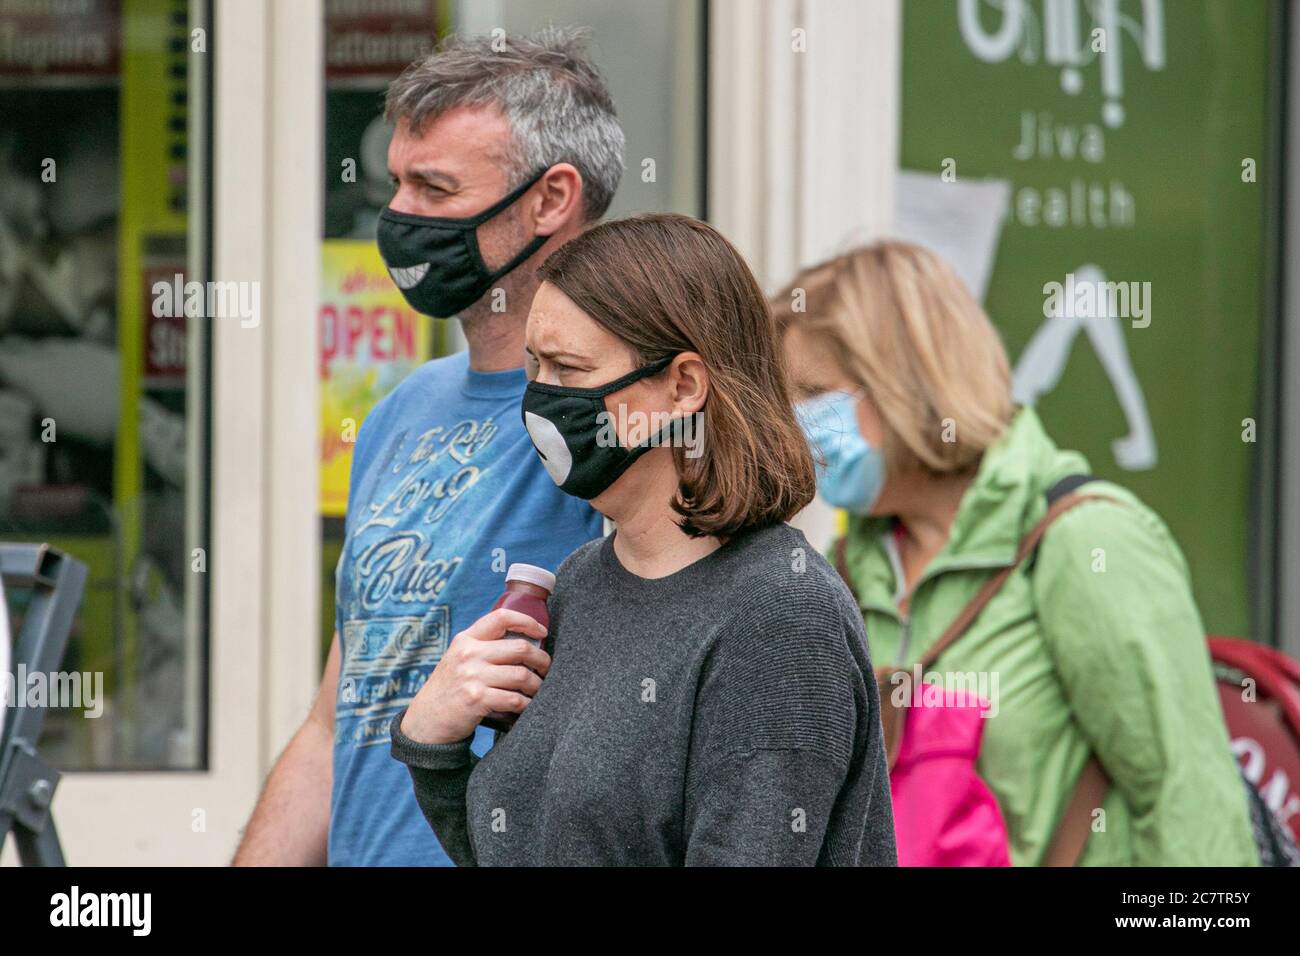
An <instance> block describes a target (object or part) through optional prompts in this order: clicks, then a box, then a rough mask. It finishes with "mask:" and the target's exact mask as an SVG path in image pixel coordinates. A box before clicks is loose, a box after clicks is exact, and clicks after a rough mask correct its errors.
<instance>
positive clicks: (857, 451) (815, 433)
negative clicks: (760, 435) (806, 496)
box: [795, 392, 885, 515]
mask: <svg viewBox="0 0 1300 956" xmlns="http://www.w3.org/2000/svg"><path fill="white" fill-rule="evenodd" d="M857 404H858V396H857V395H855V394H853V393H851V392H827V393H825V394H824V395H818V396H817V397H816V398H811V399H809V400H808V401H806V402H800V403H799V404H798V405H796V406H795V417H797V418H798V419H799V424H800V425H801V426H802V427H803V433H804V435H805V436H806V437H807V438H808V444H809V445H811V446H812V451H813V462H814V464H815V465H816V467H817V490H818V491H819V492H821V496H822V497H823V498H825V499H826V500H827V501H828V502H830V503H831V504H832V505H834V506H835V507H837V508H843V509H844V510H846V511H850V512H852V513H853V514H859V515H865V514H867V513H868V512H870V511H871V508H872V506H873V505H874V504H875V503H876V499H877V498H879V497H880V488H881V486H882V485H884V483H885V458H884V456H883V455H882V454H881V453H880V450H879V449H878V448H875V447H873V446H872V445H871V444H870V443H869V442H868V441H867V440H866V439H865V438H863V437H862V433H861V432H860V431H859V430H858V415H857Z"/></svg>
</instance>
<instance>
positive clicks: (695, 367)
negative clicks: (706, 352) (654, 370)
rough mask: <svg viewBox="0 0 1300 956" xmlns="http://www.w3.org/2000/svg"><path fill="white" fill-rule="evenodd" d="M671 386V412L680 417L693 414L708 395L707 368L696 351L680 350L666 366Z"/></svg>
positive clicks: (700, 407)
mask: <svg viewBox="0 0 1300 956" xmlns="http://www.w3.org/2000/svg"><path fill="white" fill-rule="evenodd" d="M668 375H669V381H670V383H671V387H672V400H673V412H674V413H675V414H677V415H679V416H681V417H685V416H687V415H694V414H695V413H696V412H698V411H699V410H700V409H702V408H703V407H704V400H705V399H706V398H708V397H709V370H708V368H707V367H706V366H705V365H704V359H702V358H700V354H699V353H698V352H682V353H681V354H680V355H678V356H676V357H675V358H674V359H673V361H672V364H671V365H669V366H668Z"/></svg>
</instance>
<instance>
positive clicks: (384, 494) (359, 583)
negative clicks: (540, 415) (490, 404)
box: [335, 417, 498, 747]
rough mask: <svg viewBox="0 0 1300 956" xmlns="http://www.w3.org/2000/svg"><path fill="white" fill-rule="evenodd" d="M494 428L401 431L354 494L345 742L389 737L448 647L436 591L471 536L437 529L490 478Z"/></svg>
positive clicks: (343, 682)
mask: <svg viewBox="0 0 1300 956" xmlns="http://www.w3.org/2000/svg"><path fill="white" fill-rule="evenodd" d="M497 431H498V429H497V425H496V423H495V422H494V421H493V419H492V418H491V417H487V418H483V419H481V420H479V419H472V418H467V419H464V420H462V421H460V422H458V423H456V424H455V425H452V426H450V427H444V426H436V427H433V428H430V429H428V430H427V431H425V432H424V433H422V434H420V435H418V436H416V438H415V440H414V442H413V443H410V448H409V450H407V445H408V442H407V437H408V432H407V431H402V432H400V433H398V434H397V435H395V436H393V438H392V440H391V443H390V444H389V447H388V451H387V453H386V455H385V460H384V461H383V462H382V463H381V465H380V467H379V468H377V469H376V470H375V479H374V486H373V488H372V489H370V490H369V491H368V493H367V494H366V496H365V497H361V498H358V499H357V501H358V503H359V504H360V509H359V512H358V517H357V524H356V526H355V528H354V529H353V530H352V532H351V535H350V536H349V541H348V548H349V551H350V561H348V562H347V563H346V566H345V571H344V573H347V574H349V575H351V582H350V584H351V586H350V588H349V589H348V591H349V593H350V600H349V601H348V603H347V605H346V606H344V607H343V609H342V610H343V614H342V618H343V621H342V634H341V637H342V639H343V641H342V647H343V650H344V659H343V664H342V669H341V671H340V674H339V699H338V707H337V710H336V714H335V721H336V731H335V732H336V734H337V739H338V741H339V742H344V741H346V742H349V743H351V744H352V745H353V746H358V747H360V746H370V745H375V744H387V742H388V724H389V722H390V721H391V720H392V718H393V715H394V714H396V713H397V712H398V711H400V710H401V709H402V708H403V707H405V706H406V705H407V704H409V703H410V701H411V698H412V697H414V696H415V693H416V692H417V691H418V690H419V689H420V687H421V685H423V683H424V681H425V680H426V679H427V678H428V675H429V673H430V672H431V671H432V670H433V668H434V665H435V664H437V663H438V661H439V660H440V659H441V657H442V655H443V653H444V652H445V651H446V649H447V644H448V643H449V642H450V640H451V610H450V608H449V606H448V605H447V604H444V603H439V596H440V595H441V594H442V592H443V590H444V588H445V586H446V584H447V581H448V579H449V578H450V577H451V575H452V574H453V573H454V572H455V571H456V569H457V568H458V567H459V566H460V565H461V564H462V562H463V561H464V560H465V555H464V554H463V553H461V552H462V551H463V547H461V546H463V545H465V544H466V542H467V540H472V539H467V538H466V536H465V535H464V534H463V532H461V531H460V530H459V529H458V530H456V531H453V532H450V533H439V532H440V530H441V529H442V528H444V527H445V526H444V525H443V521H444V519H446V518H447V516H448V515H449V514H453V513H454V512H455V510H456V508H457V506H458V504H459V503H460V499H461V496H462V495H464V494H465V492H467V491H468V490H469V489H470V488H472V487H474V485H476V484H477V483H478V482H479V481H480V480H481V479H483V478H484V477H485V476H486V475H487V473H488V470H489V468H490V466H491V463H492V458H491V456H490V455H487V454H484V449H486V448H487V447H488V446H489V445H490V444H491V442H492V439H493V438H494V437H495V436H496V434H497ZM440 546H441V547H440ZM447 546H450V549H449V550H443V549H446V548H447ZM403 611H409V613H402V612H403Z"/></svg>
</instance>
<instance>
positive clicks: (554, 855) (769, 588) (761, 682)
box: [392, 525, 896, 866]
mask: <svg viewBox="0 0 1300 956" xmlns="http://www.w3.org/2000/svg"><path fill="white" fill-rule="evenodd" d="M550 611H551V629H550V636H549V638H548V640H547V650H548V651H550V652H551V654H552V657H553V661H552V666H551V670H550V673H549V674H548V675H547V677H546V679H545V680H544V681H543V682H542V686H541V689H540V690H539V691H538V692H537V696H536V697H535V698H534V699H533V701H532V703H531V704H529V706H528V709H527V710H526V711H525V712H524V714H523V715H522V716H521V717H520V719H519V721H518V723H517V724H516V725H515V727H514V729H513V730H511V731H510V732H509V733H508V734H505V735H498V737H497V742H496V745H495V746H494V747H493V748H492V750H491V751H490V752H489V753H488V754H487V755H486V756H485V757H484V758H483V759H482V760H479V759H478V758H477V757H475V756H474V755H473V754H472V753H471V752H470V749H469V741H468V740H465V741H461V742H460V743H455V744H443V745H432V746H431V745H425V744H418V743H416V742H414V741H412V740H410V739H409V738H407V737H406V736H405V735H404V734H402V733H401V731H400V725H401V719H402V715H398V717H397V718H396V719H395V720H394V721H393V725H392V752H393V756H394V757H396V758H397V759H398V760H401V761H403V762H404V763H406V764H407V765H408V766H409V768H410V771H411V778H412V780H413V782H414V784H415V795H416V799H417V801H418V802H419V804H420V807H421V809H422V810H423V811H424V815H425V817H426V818H427V819H428V821H429V823H430V825H431V826H432V827H433V829H434V831H435V832H436V833H437V835H438V839H439V840H440V841H441V842H442V845H443V846H444V847H445V848H446V850H447V852H448V853H449V854H450V855H451V858H452V859H453V860H454V861H455V862H456V863H457V864H459V865H461V866H471V865H480V866H527V865H659V866H680V865H683V864H685V865H727V864H738V865H751V864H752V865H771V864H774V865H813V864H817V865H823V866H828V865H829V866H852V865H893V864H895V863H896V855H895V850H894V830H893V815H892V810H891V807H890V802H889V779H888V774H887V771H886V766H885V754H884V740H883V735H882V732H881V726H880V716H879V699H878V696H877V692H876V685H875V682H874V681H873V680H872V679H871V673H872V671H871V662H870V661H869V659H868V656H867V647H866V639H865V634H864V632H863V627H862V617H861V614H860V612H859V610H858V608H857V606H856V604H855V602H854V601H853V599H852V598H851V597H850V595H849V593H848V591H847V589H846V588H845V587H844V585H843V584H842V583H841V582H840V580H839V578H838V576H837V575H836V574H835V572H834V571H833V570H832V569H831V567H830V566H829V565H828V564H827V563H826V562H825V560H823V559H822V557H821V555H819V554H818V553H817V552H816V550H815V549H813V548H812V547H811V546H810V545H809V544H808V541H807V539H805V538H804V536H803V534H802V533H801V532H799V531H797V530H795V529H793V528H791V527H789V526H788V525H774V526H771V527H767V528H763V529H760V530H757V531H750V532H747V533H744V534H741V535H738V536H736V537H734V538H732V539H731V540H730V541H728V542H727V544H726V545H724V546H723V547H721V548H719V549H718V550H716V551H714V552H713V553H712V554H710V555H708V556H707V557H705V558H703V559H702V560H699V561H697V562H695V563H693V564H691V565H689V566H687V567H685V568H683V569H682V570H680V571H678V572H676V573H675V574H671V575H669V576H668V577H664V578H658V579H645V578H641V577H638V576H636V575H634V574H632V573H630V572H629V571H627V570H626V569H625V568H624V567H623V566H622V565H621V564H620V563H619V561H618V558H617V556H616V555H615V553H614V548H613V535H611V536H610V537H607V538H604V539H602V540H598V541H593V542H591V543H590V544H587V545H584V546H583V547H582V548H580V549H578V550H577V551H575V552H574V553H573V554H572V555H570V556H569V558H568V560H566V561H565V562H564V564H563V565H562V566H561V567H560V569H559V572H558V575H557V583H556V589H555V594H554V596H553V597H552V599H551V603H550Z"/></svg>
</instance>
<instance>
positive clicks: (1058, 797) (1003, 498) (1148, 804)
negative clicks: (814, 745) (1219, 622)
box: [845, 408, 1258, 866]
mask: <svg viewBox="0 0 1300 956" xmlns="http://www.w3.org/2000/svg"><path fill="white" fill-rule="evenodd" d="M1088 471H1089V469H1088V463H1087V461H1086V460H1085V459H1084V458H1083V456H1082V455H1079V454H1078V453H1076V452H1069V451H1061V450H1059V449H1058V448H1057V447H1056V446H1055V444H1053V442H1052V440H1051V439H1050V438H1049V437H1048V436H1047V434H1046V433H1045V432H1044V431H1043V428H1042V425H1041V424H1040V422H1039V420H1038V416H1037V415H1036V414H1035V413H1034V412H1033V411H1032V410H1031V409H1028V408H1025V409H1021V410H1020V411H1019V412H1018V413H1017V415H1016V417H1015V419H1014V420H1013V421H1012V423H1011V426H1010V427H1009V428H1008V430H1007V432H1006V434H1005V435H1003V437H1002V438H1001V440H1000V441H999V442H998V443H997V444H996V445H995V446H994V447H992V448H990V449H989V450H988V451H987V452H986V453H985V455H984V457H983V460H982V461H981V463H980V467H979V472H978V474H977V476H976V478H975V481H974V483H973V484H972V485H971V487H970V488H969V489H968V490H967V491H966V494H965V496H964V497H963V498H962V501H961V505H960V507H959V509H958V512H957V516H956V519H955V520H954V521H953V525H952V529H951V533H950V535H949V538H948V542H947V544H946V545H945V546H944V548H943V550H942V551H941V552H940V553H939V554H938V555H937V556H936V557H935V558H934V560H933V561H931V562H930V564H929V565H928V566H927V567H926V568H925V570H924V572H923V573H922V575H921V577H920V579H919V580H918V582H917V585H916V587H915V589H914V590H913V593H912V599H911V602H910V610H909V615H908V619H907V620H904V619H902V618H901V617H900V614H899V611H898V607H897V605H896V604H895V602H894V595H895V576H894V571H893V569H892V565H891V562H890V560H889V556H888V552H887V551H886V549H885V546H884V542H883V538H882V535H883V534H885V533H887V532H888V531H889V528H890V525H891V520H890V519H884V518H858V517H854V518H851V519H850V521H849V526H848V531H847V542H846V551H845V560H846V563H847V565H848V570H849V574H850V577H851V578H852V581H853V584H854V591H855V592H856V594H857V596H858V602H859V604H860V605H861V607H862V610H863V614H864V617H865V619H866V629H867V637H868V641H869V643H870V645H871V655H872V660H873V662H874V663H875V664H876V666H881V665H883V664H891V663H898V664H901V665H904V666H906V667H907V668H908V669H909V670H910V668H911V665H912V663H913V662H915V661H916V660H917V659H918V658H919V657H920V656H921V655H922V654H923V653H924V652H925V650H926V648H927V647H928V646H929V645H930V644H931V643H933V642H934V641H935V640H936V639H937V638H938V636H939V635H940V634H941V633H942V632H943V630H944V628H945V627H946V626H947V625H948V624H949V622H950V621H952V619H953V618H954V617H955V616H956V615H957V613H958V612H959V611H960V610H961V608H962V607H964V606H965V605H966V604H967V602H969V601H970V599H971V598H972V597H973V596H974V594H975V592H976V590H978V588H979V587H980V585H981V584H982V583H983V582H984V581H985V580H987V579H988V577H989V576H990V575H991V573H992V571H991V569H994V568H998V567H1002V566H1004V565H1007V564H1010V563H1011V562H1012V560H1013V558H1014V556H1015V553H1016V548H1017V545H1018V544H1019V542H1020V540H1021V538H1022V537H1023V536H1024V535H1025V534H1026V533H1027V532H1028V531H1029V529H1030V528H1031V527H1032V526H1033V524H1034V523H1035V522H1036V521H1037V520H1038V519H1039V518H1041V517H1042V516H1043V514H1044V513H1045V512H1046V510H1047V504H1046V500H1045V498H1044V493H1045V492H1046V491H1047V489H1048V488H1050V487H1051V486H1052V485H1053V484H1055V483H1056V482H1057V481H1058V480H1060V479H1061V478H1064V477H1065V476H1067V475H1071V474H1087V473H1088ZM1083 490H1084V491H1086V492H1096V493H1098V494H1105V495H1107V496H1110V497H1113V498H1115V499H1117V500H1116V501H1113V502H1112V501H1090V502H1085V503H1083V504H1081V505H1077V506H1076V507H1075V508H1073V509H1071V510H1070V511H1068V512H1066V513H1065V514H1064V515H1062V516H1061V517H1060V518H1059V519H1057V521H1056V523H1055V524H1053V525H1052V527H1051V529H1050V530H1049V531H1048V532H1047V534H1046V536H1045V537H1044V538H1043V540H1042V542H1041V544H1040V545H1039V549H1038V555H1037V558H1036V559H1035V560H1034V562H1033V563H1032V566H1031V567H1029V568H1022V569H1020V570H1019V571H1017V572H1016V573H1015V574H1014V575H1012V577H1011V578H1010V579H1009V580H1008V581H1007V582H1006V584H1005V585H1004V586H1003V588H1002V590H1001V591H1000V592H999V593H998V594H997V596H996V597H994V599H993V600H992V601H991V602H990V603H989V604H988V606H987V607H986V608H985V609H984V610H983V612H982V613H981V614H980V615H979V617H978V618H977V619H976V621H975V622H974V623H973V624H972V625H971V627H970V629H969V630H968V631H967V632H966V633H965V634H964V635H963V636H962V637H961V638H959V639H958V640H957V642H956V643H954V644H953V645H952V647H951V648H949V649H948V650H947V651H946V652H945V653H944V654H943V655H941V656H940V658H939V659H938V661H937V662H936V664H935V665H934V667H933V668H932V671H937V672H939V673H940V674H945V675H950V674H956V673H965V674H967V675H968V676H967V678H966V679H967V680H971V679H972V678H971V672H974V675H976V676H978V675H983V677H984V680H985V681H986V683H985V684H984V685H982V686H984V687H985V688H987V689H988V690H989V691H991V692H994V693H993V694H992V696H993V697H995V705H996V708H997V712H996V714H995V715H993V716H990V717H989V719H988V723H987V726H986V727H985V728H984V742H983V747H982V750H981V753H980V758H979V763H978V770H979V773H980V776H981V777H982V778H983V779H984V780H985V781H986V782H987V783H988V785H989V786H990V787H991V788H992V790H993V792H994V793H995V794H996V796H997V798H998V802H999V804H1000V805H1001V807H1002V813H1003V816H1004V817H1005V819H1006V823H1007V829H1008V831H1009V834H1010V838H1011V859H1012V862H1013V863H1015V864H1016V865H1034V864H1037V863H1039V862H1040V861H1041V860H1042V858H1043V855H1044V853H1045V852H1046V849H1047V846H1048V844H1049V842H1050V841H1051V837H1052V835H1053V834H1054V833H1055V831H1056V827H1057V823H1058V822H1059V818H1060V815H1061V814H1062V812H1063V811H1064V809H1065V805H1066V803H1067V802H1068V800H1069V798H1070V795H1071V793H1072V792H1073V789H1074V785H1075V781H1076V780H1077V778H1078V776H1079V773H1080V771H1081V770H1082V768H1083V765H1084V763H1085V762H1086V761H1087V759H1088V755H1089V753H1090V752H1092V751H1095V752H1096V754H1097V756H1098V758H1099V759H1100V761H1101V764H1102V766H1103V767H1104V768H1105V770H1106V773H1107V775H1108V776H1109V777H1110V779H1111V789H1110V791H1109V792H1108V794H1107V797H1106V800H1105V802H1104V804H1103V807H1102V809H1103V810H1104V811H1105V813H1104V817H1101V818H1097V819H1095V820H1094V824H1093V830H1094V832H1093V834H1092V835H1091V836H1090V837H1089V840H1088V844H1087V846H1086V847H1085V849H1084V852H1083V856H1082V858H1081V859H1080V863H1081V864H1083V865H1103V866H1104V865H1121V866H1124V865H1138V866H1143V865H1191V866H1196V865H1215V866H1253V865H1256V864H1257V862H1258V858H1257V853H1256V850H1255V844H1254V839H1253V837H1252V834H1251V827H1250V818H1249V815H1248V810H1247V805H1246V797H1245V791H1244V790H1243V787H1242V783H1241V779H1240V777H1239V774H1238V771H1237V767H1236V762H1235V760H1234V758H1233V756H1232V753H1231V751H1230V749H1229V744H1228V734H1227V729H1226V727H1225V726H1224V723H1223V716H1222V712H1221V710H1220V706H1219V700H1218V695H1217V692H1216V690H1215V688H1214V684H1213V677H1212V673H1211V669H1210V660H1209V654H1208V650H1207V648H1206V643H1205V632H1204V629H1203V627H1202V624H1201V618H1200V615H1199V613H1198V611H1197V609H1196V604H1195V602H1194V600H1193V598H1192V592H1191V584H1190V581H1189V579H1188V574H1187V566H1186V563H1185V561H1184V559H1183V556H1182V554H1181V552H1180V551H1179V550H1178V546H1177V545H1176V544H1175V543H1174V541H1173V538H1172V537H1171V536H1170V534H1169V530H1168V529H1167V528H1166V527H1165V525H1164V523H1163V522H1162V521H1161V520H1160V518H1159V517H1158V516H1157V515H1156V514H1155V513H1154V512H1153V511H1151V510H1150V509H1149V508H1147V507H1145V506H1144V505H1143V504H1142V503H1141V502H1139V501H1138V500H1137V499H1136V498H1135V497H1134V496H1133V495H1132V494H1130V493H1129V492H1127V491H1125V490H1124V489H1123V488H1121V487H1119V486H1117V485H1112V484H1109V483H1106V482H1095V483H1089V484H1088V485H1087V486H1086V487H1085V488H1084V489H1083ZM1027 563H1028V562H1027ZM954 679H955V678H954ZM967 686H968V687H973V686H975V685H971V684H968V685H967ZM1103 826H1104V830H1103V829H1101V828H1102V827H1103Z"/></svg>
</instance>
